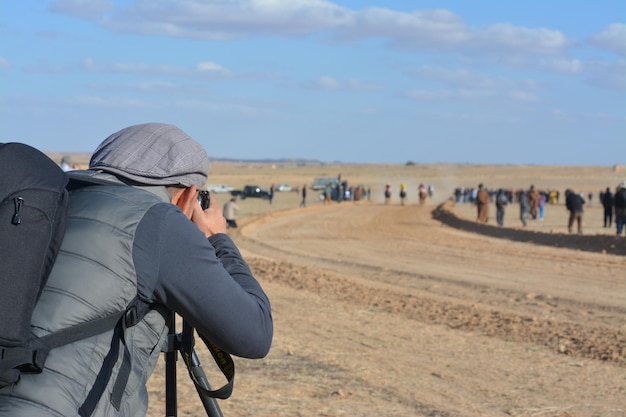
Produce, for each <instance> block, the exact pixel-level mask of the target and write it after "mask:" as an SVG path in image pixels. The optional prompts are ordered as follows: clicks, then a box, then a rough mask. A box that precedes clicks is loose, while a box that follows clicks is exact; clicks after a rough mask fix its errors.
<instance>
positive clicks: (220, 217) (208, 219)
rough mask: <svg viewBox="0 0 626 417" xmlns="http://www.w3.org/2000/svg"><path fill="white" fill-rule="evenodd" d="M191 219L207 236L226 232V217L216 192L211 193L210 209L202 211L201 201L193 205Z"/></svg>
mask: <svg viewBox="0 0 626 417" xmlns="http://www.w3.org/2000/svg"><path fill="white" fill-rule="evenodd" d="M191 221H192V222H194V223H195V224H196V226H198V229H200V231H201V232H202V233H204V235H205V236H206V237H207V238H208V237H211V236H213V235H214V234H216V233H226V219H225V218H224V214H223V213H222V207H221V206H220V204H219V202H218V201H217V199H216V198H215V194H211V202H210V204H209V208H208V209H206V210H204V211H202V207H200V204H199V203H198V204H194V205H193V213H192V214H191Z"/></svg>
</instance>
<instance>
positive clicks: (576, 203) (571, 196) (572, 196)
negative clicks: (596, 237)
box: [565, 189, 585, 234]
mask: <svg viewBox="0 0 626 417" xmlns="http://www.w3.org/2000/svg"><path fill="white" fill-rule="evenodd" d="M584 204H585V200H584V199H583V198H582V197H581V196H580V194H577V193H575V192H573V191H572V190H570V189H567V190H565V207H566V208H567V210H568V211H569V220H568V222H567V231H568V232H570V233H572V228H573V226H574V222H575V223H576V226H577V230H578V234H582V233H583V205H584Z"/></svg>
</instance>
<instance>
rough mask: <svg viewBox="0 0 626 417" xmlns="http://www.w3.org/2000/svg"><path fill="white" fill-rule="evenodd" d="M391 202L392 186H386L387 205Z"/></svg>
mask: <svg viewBox="0 0 626 417" xmlns="http://www.w3.org/2000/svg"><path fill="white" fill-rule="evenodd" d="M390 200H391V185H389V184H387V185H385V204H389V201H390Z"/></svg>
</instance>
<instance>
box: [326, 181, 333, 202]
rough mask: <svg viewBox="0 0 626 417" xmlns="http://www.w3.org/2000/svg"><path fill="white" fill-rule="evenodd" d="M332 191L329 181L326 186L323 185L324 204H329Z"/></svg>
mask: <svg viewBox="0 0 626 417" xmlns="http://www.w3.org/2000/svg"><path fill="white" fill-rule="evenodd" d="M332 192H333V190H332V187H331V186H330V183H328V184H326V187H324V204H330V201H331V195H332Z"/></svg>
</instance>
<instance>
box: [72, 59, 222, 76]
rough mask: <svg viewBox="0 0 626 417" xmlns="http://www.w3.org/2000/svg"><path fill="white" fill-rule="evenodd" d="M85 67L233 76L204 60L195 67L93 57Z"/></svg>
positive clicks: (154, 72)
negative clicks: (100, 60)
mask: <svg viewBox="0 0 626 417" xmlns="http://www.w3.org/2000/svg"><path fill="white" fill-rule="evenodd" d="M83 68H84V69H85V70H87V71H95V72H108V73H120V74H139V75H146V76H175V77H189V78H193V77H207V76H208V77H224V76H232V75H233V73H232V72H231V71H229V70H228V69H226V68H224V67H222V66H221V65H218V64H216V63H214V62H210V61H204V62H199V63H198V64H196V66H195V67H192V68H190V67H180V66H174V65H162V64H158V65H154V64H145V63H141V62H114V63H105V64H99V63H96V62H95V61H94V60H93V59H92V58H85V60H84V61H83Z"/></svg>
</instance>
